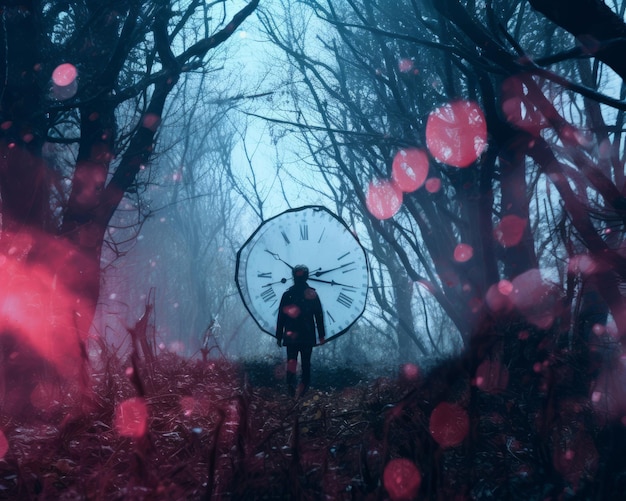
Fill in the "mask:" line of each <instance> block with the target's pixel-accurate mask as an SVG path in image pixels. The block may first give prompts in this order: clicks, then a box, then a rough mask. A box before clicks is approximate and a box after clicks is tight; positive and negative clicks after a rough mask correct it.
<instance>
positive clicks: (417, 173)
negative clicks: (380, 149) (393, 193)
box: [391, 148, 428, 193]
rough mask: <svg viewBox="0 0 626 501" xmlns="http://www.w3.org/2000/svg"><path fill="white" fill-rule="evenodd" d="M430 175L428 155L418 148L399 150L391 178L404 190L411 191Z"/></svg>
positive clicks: (394, 159) (394, 160)
mask: <svg viewBox="0 0 626 501" xmlns="http://www.w3.org/2000/svg"><path fill="white" fill-rule="evenodd" d="M427 176H428V156H427V155H426V153H424V152H423V151H422V150H419V149H417V148H407V149H403V150H400V151H398V153H396V156H395V157H394V158H393V164H392V167H391V178H392V179H393V181H394V183H395V184H396V186H398V187H399V188H400V189H401V190H402V191H403V192H405V193H410V192H412V191H415V190H417V189H418V188H419V187H420V186H422V185H423V184H424V181H425V180H426V177H427Z"/></svg>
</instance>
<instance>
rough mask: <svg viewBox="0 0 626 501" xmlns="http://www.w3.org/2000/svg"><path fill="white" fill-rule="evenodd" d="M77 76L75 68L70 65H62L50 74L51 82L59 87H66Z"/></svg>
mask: <svg viewBox="0 0 626 501" xmlns="http://www.w3.org/2000/svg"><path fill="white" fill-rule="evenodd" d="M77 75H78V72H77V71H76V66H74V65H73V64H70V63H64V64H60V65H59V66H57V67H56V68H55V69H54V71H53V72H52V81H53V82H54V83H55V85H58V86H59V87H67V86H68V85H71V84H72V83H73V82H74V81H75V80H76V76H77Z"/></svg>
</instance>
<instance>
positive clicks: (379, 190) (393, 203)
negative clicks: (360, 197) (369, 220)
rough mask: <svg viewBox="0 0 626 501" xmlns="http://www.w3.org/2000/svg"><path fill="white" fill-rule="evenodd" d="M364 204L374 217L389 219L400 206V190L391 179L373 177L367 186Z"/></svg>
mask: <svg viewBox="0 0 626 501" xmlns="http://www.w3.org/2000/svg"><path fill="white" fill-rule="evenodd" d="M365 205H366V206H367V210H368V211H369V212H370V214H372V216H374V217H375V218H377V219H389V218H390V217H393V216H395V215H396V213H397V212H398V211H399V210H400V207H401V206H402V190H401V189H400V188H398V187H397V186H396V185H395V184H394V183H392V182H391V181H387V180H385V179H375V180H374V181H371V182H370V184H369V186H368V189H367V195H366V198H365Z"/></svg>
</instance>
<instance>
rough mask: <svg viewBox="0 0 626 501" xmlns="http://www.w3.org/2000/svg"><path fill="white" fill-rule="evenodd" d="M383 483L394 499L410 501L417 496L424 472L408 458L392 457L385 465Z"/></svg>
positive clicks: (395, 500)
mask: <svg viewBox="0 0 626 501" xmlns="http://www.w3.org/2000/svg"><path fill="white" fill-rule="evenodd" d="M383 483H384V485H385V489H387V492H388V493H389V497H390V498H391V499H392V500H393V501H410V500H411V499H415V496H417V491H419V488H420V485H421V483H422V474H421V473H420V471H419V470H418V469H417V466H415V465H414V464H413V462H411V461H409V460H408V459H404V458H400V459H392V460H391V461H389V463H387V466H385V471H384V473H383Z"/></svg>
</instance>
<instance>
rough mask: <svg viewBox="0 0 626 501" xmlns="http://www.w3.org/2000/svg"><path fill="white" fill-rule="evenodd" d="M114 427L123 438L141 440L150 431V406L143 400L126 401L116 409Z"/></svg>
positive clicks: (136, 398) (134, 398) (138, 398)
mask: <svg viewBox="0 0 626 501" xmlns="http://www.w3.org/2000/svg"><path fill="white" fill-rule="evenodd" d="M114 425H115V429H116V430H117V432H118V433H119V434H120V435H122V436H123V437H130V438H141V437H143V436H144V435H145V434H146V432H147V431H148V406H147V405H146V402H145V400H144V399H143V398H140V397H133V398H129V399H128V400H124V401H123V402H121V403H120V404H119V405H118V406H117V407H116V408H115V418H114Z"/></svg>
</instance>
